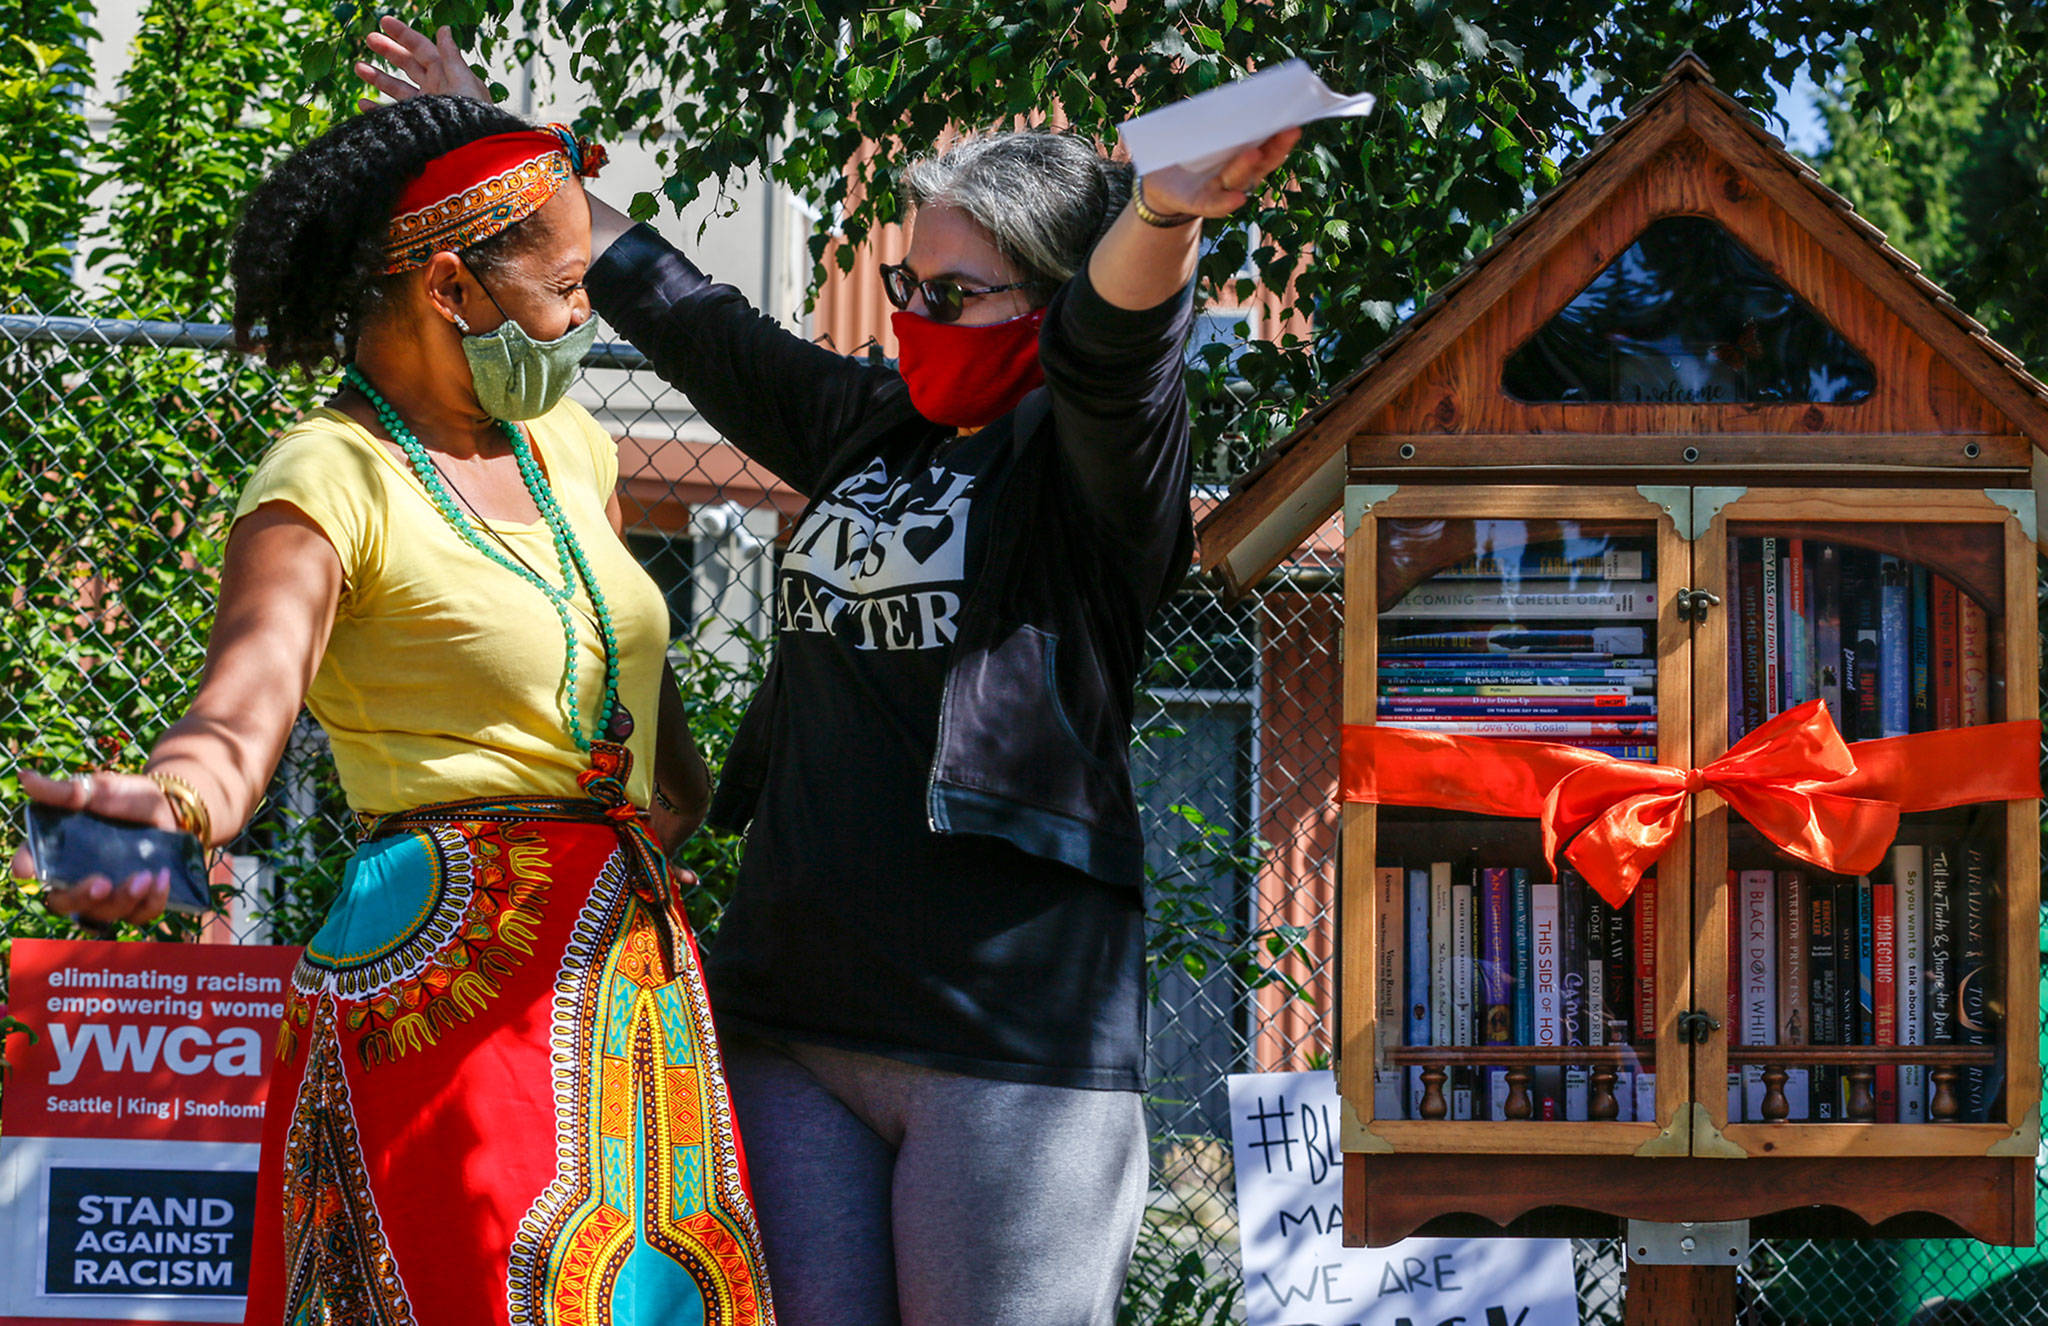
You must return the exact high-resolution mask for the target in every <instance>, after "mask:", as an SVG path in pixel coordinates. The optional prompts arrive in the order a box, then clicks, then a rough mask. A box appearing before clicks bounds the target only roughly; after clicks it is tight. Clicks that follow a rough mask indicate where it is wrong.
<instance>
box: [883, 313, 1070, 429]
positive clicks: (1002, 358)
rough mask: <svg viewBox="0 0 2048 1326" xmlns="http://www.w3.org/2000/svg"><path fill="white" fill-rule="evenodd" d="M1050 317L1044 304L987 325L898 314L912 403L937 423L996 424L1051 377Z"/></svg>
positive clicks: (901, 360) (900, 356)
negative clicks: (1047, 350) (1047, 363)
mask: <svg viewBox="0 0 2048 1326" xmlns="http://www.w3.org/2000/svg"><path fill="white" fill-rule="evenodd" d="M1044 321H1045V310H1044V309H1033V310H1032V311H1031V312H1029V313H1026V314H1025V315H1024V316H1023V317H1021V318H1011V319H1010V320H1009V321H1007V322H997V323H991V324H989V325H987V326H982V327H963V326H961V325H960V324H959V323H957V322H933V321H932V320H931V319H930V318H927V317H923V316H921V315H919V314H916V313H910V312H898V313H896V314H894V315H892V316H891V317H890V319H889V325H890V326H891V327H892V328H893V329H894V330H895V332H896V347H897V359H896V367H897V368H898V369H899V370H900V371H901V372H902V374H903V382H904V385H905V386H907V387H909V388H910V403H911V404H912V405H914V406H916V407H917V412H918V413H919V414H921V415H923V416H924V417H925V418H927V419H929V420H931V421H932V422H933V423H935V424H948V425H951V426H952V427H954V428H980V427H982V426H983V425H984V424H990V423H994V422H995V421H996V420H997V419H1000V418H1002V417H1003V416H1004V415H1006V414H1008V413H1009V412H1010V411H1011V410H1013V409H1015V408H1016V405H1017V402H1018V401H1021V400H1023V399H1024V393H1025V392H1027V391H1030V390H1031V389H1032V388H1033V387H1035V386H1037V385H1038V384H1039V383H1041V382H1043V381H1045V371H1044V370H1043V369H1041V368H1040V367H1039V366H1038V326H1039V324H1040V323H1042V322H1044Z"/></svg>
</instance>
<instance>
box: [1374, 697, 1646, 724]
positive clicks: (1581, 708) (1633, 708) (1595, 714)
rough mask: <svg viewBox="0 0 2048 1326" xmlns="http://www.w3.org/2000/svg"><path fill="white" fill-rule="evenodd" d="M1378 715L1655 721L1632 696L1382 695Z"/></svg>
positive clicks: (1644, 698) (1643, 701)
mask: <svg viewBox="0 0 2048 1326" xmlns="http://www.w3.org/2000/svg"><path fill="white" fill-rule="evenodd" d="M1379 709H1380V712H1381V713H1382V714H1403V715H1408V716H1411V717H1415V718H1465V719H1470V718H1492V717H1500V718H1597V719H1628V718H1641V719H1647V718H1655V717H1656V716H1657V706H1656V704H1655V703H1654V702H1652V701H1651V700H1650V699H1649V698H1648V697H1643V696H1633V695H1615V696H1599V695H1583V696H1581V695H1561V696H1548V695H1382V696H1381V697H1380V698H1379Z"/></svg>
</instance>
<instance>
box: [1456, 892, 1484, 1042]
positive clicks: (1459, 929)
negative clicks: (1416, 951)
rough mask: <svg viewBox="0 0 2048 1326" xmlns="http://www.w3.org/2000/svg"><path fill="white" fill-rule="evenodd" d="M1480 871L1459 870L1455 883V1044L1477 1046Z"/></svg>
mask: <svg viewBox="0 0 2048 1326" xmlns="http://www.w3.org/2000/svg"><path fill="white" fill-rule="evenodd" d="M1478 873H1479V871H1478V870H1477V869H1473V870H1470V871H1467V870H1459V871H1458V872H1457V878H1456V879H1454V880H1453V881H1452V883H1451V1044H1453V1045H1476V1044H1478V1036H1477V1032H1478V1029H1479V1019H1478V1017H1477V1016H1476V1015H1475V1011H1474V1010H1475V1008H1476V1006H1477V1004H1478V999H1479V988H1478V987H1479V982H1478V980H1477V979H1476V978H1477V977H1478V974H1479V973H1478V970H1477V968H1478V966H1479V962H1478V957H1477V954H1478V941H1477V938H1476V934H1475V930H1474V924H1475V922H1476V921H1477V919H1478V912H1477V907H1476V899H1475V897H1474V894H1475V892H1476V889H1475V887H1474V883H1475V881H1474V879H1473V877H1474V876H1476V875H1478Z"/></svg>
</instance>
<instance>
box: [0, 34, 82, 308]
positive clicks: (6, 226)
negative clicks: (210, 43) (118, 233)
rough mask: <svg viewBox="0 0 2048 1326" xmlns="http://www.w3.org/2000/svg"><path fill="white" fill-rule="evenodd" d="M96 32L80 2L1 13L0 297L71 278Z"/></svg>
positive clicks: (59, 285)
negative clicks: (90, 45)
mask: <svg viewBox="0 0 2048 1326" xmlns="http://www.w3.org/2000/svg"><path fill="white" fill-rule="evenodd" d="M93 36H94V33H93V30H92V26H91V10H90V8H89V7H88V6H86V5H84V4H80V3H78V0H18V3H15V4H11V5H9V6H8V7H7V10H6V13H5V17H4V18H0V303H11V302H13V301H14V300H16V299H26V300H29V301H48V300H49V299H51V298H53V297H54V296H56V295H57V294H59V293H60V292H62V291H63V290H64V289H65V288H66V287H67V286H68V285H69V284H70V280H71V249H70V242H71V240H72V239H73V237H74V235H75V233H76V227H77V224H78V214H79V211H80V209H81V206H82V204H83V201H84V197H85V172H84V169H83V167H82V165H81V163H80V162H79V161H78V159H77V153H78V147H79V144H81V143H83V142H85V141H86V139H87V134H86V125H85V106H84V88H83V83H84V81H85V71H86V68H87V58H86V43H87V42H88V41H90V40H91V39H92V38H93Z"/></svg>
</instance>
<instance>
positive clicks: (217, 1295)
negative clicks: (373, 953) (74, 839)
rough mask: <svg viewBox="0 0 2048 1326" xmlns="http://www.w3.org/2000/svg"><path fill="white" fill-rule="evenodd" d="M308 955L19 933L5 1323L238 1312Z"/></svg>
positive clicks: (7, 1138)
mask: <svg viewBox="0 0 2048 1326" xmlns="http://www.w3.org/2000/svg"><path fill="white" fill-rule="evenodd" d="M298 952H299V951H298V950H297V949H289V948H257V947H240V946H230V945H210V944H105V943H59V942H54V941H48V940H33V939H19V940H16V941H15V942H14V947H13V951H12V954H11V967H12V970H11V981H10V997H11V1012H12V1013H13V1015H14V1016H15V1017H17V1018H19V1019H20V1020H21V1021H22V1022H24V1023H27V1024H28V1025H29V1026H31V1027H33V1028H34V1029H35V1032H36V1039H35V1040H34V1041H33V1042H31V1041H30V1040H29V1038H28V1037H27V1036H22V1035H16V1036H11V1037H8V1038H7V1044H6V1045H5V1046H0V1050H4V1051H5V1053H6V1057H7V1062H8V1065H9V1072H8V1076H7V1083H6V1089H5V1095H4V1096H0V1326H16V1324H17V1323H41V1322H46V1321H55V1320H64V1321H73V1320H77V1319H80V1318H84V1319H96V1320H110V1321H240V1320H241V1319H242V1296H243V1295H244V1294H245V1293H247V1288H248V1277H249V1242H250V1237H251V1232H252V1230H253V1228H254V1225H255V1214H254V1209H253V1208H254V1204H255V1195H256V1157H257V1152H258V1149H259V1142H260V1140H261V1138H262V1136H263V1119H264V1115H265V1113H266V1112H267V1109H268V1106H267V1103H266V1101H265V1094H266V1089H267V1086H268V1074H269V1069H270V1062H271V1045H272V1043H273V1042H274V1041H275V1039H276V1036H277V1026H278V1021H279V1019H280V1018H281V1017H282V1016H283V1013H284V1000H285V991H286V983H287V981H288V980H289V979H290V975H291V969H292V964H293V963H294V962H295V961H296V960H297V958H298Z"/></svg>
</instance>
